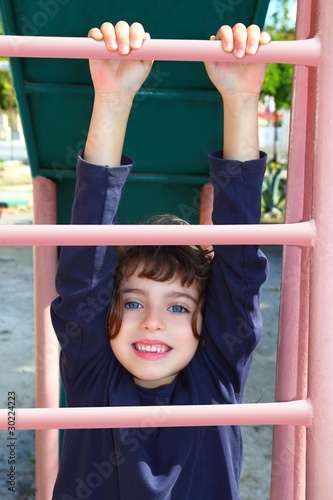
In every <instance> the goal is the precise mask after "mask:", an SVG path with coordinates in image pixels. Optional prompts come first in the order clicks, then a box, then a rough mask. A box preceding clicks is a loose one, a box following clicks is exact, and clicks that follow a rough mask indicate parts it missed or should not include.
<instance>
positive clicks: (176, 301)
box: [110, 272, 202, 388]
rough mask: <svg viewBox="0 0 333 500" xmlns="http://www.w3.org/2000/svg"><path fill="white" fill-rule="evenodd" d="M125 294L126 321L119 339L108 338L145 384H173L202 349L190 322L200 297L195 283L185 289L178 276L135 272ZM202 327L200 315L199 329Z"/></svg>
mask: <svg viewBox="0 0 333 500" xmlns="http://www.w3.org/2000/svg"><path fill="white" fill-rule="evenodd" d="M121 294H122V298H123V308H124V311H123V321H122V325H121V329H120V331H119V333H118V335H117V337H116V338H115V339H112V340H110V342H111V348H112V350H113V352H114V354H115V356H116V358H117V359H118V361H119V362H120V363H121V364H122V365H123V366H124V367H125V368H126V369H127V370H128V371H129V372H130V373H132V375H133V377H134V380H135V382H136V384H138V385H140V386H142V387H148V388H153V387H159V386H161V385H165V384H168V383H171V382H172V381H173V380H174V379H175V378H176V376H177V374H178V373H179V371H180V370H182V369H183V368H184V367H185V366H186V365H187V364H188V363H189V362H190V361H191V359H192V358H193V356H194V354H195V351H196V349H197V347H198V339H196V338H195V337H194V335H193V330H192V324H191V320H192V315H193V313H194V312H195V310H196V307H197V303H198V300H199V291H198V290H197V287H196V286H195V285H194V284H193V285H191V286H189V287H184V286H182V285H181V283H180V280H175V281H165V282H159V281H154V280H151V279H147V278H140V277H139V276H138V273H137V272H136V273H134V274H133V275H132V276H130V277H129V278H128V279H126V280H124V281H123V283H122V284H121ZM201 327H202V316H201V314H199V315H198V325H197V330H198V332H199V333H200V332H201Z"/></svg>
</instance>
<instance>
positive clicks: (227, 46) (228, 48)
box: [223, 43, 232, 52]
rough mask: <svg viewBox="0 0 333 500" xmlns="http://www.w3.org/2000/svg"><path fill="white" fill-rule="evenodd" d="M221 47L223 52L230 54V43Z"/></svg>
mask: <svg viewBox="0 0 333 500" xmlns="http://www.w3.org/2000/svg"><path fill="white" fill-rule="evenodd" d="M223 47H224V50H225V51H226V52H231V51H232V45H231V43H225V44H224V45H223Z"/></svg>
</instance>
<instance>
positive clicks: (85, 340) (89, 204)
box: [51, 156, 133, 396]
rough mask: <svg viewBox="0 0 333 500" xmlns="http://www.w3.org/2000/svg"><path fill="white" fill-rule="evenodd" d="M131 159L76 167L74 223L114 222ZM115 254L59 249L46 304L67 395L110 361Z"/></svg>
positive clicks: (108, 250) (103, 249)
mask: <svg viewBox="0 0 333 500" xmlns="http://www.w3.org/2000/svg"><path fill="white" fill-rule="evenodd" d="M132 165H133V162H132V160H131V159H130V158H128V157H123V158H122V166H119V167H116V168H110V167H107V166H105V167H103V166H98V165H93V164H90V163H87V162H85V161H84V160H83V159H82V157H81V156H79V159H78V165H77V182H76V189H75V197H74V204H73V211H72V223H73V224H103V225H112V224H116V223H117V209H118V205H119V202H120V199H121V195H122V191H123V188H124V184H125V182H126V179H127V177H128V175H129V173H130V170H131V167H132ZM115 265H116V257H115V253H114V249H113V247H109V246H107V247H106V246H99V247H93V246H88V247H85V246H79V247H63V248H62V250H61V255H60V259H59V265H58V272H57V276H56V287H57V292H58V294H59V296H58V297H57V298H56V299H55V300H54V301H53V303H52V306H51V316H52V322H53V325H54V329H55V331H56V334H57V337H58V340H59V343H60V345H61V374H62V380H63V383H64V386H65V389H66V393H67V396H69V395H70V393H71V388H72V386H73V384H74V383H75V382H76V380H77V379H78V377H79V376H80V380H81V383H82V384H86V391H87V392H88V391H89V388H90V384H92V383H93V380H92V379H91V374H92V373H96V370H97V369H98V367H100V369H101V370H102V369H103V366H105V364H106V363H107V362H108V361H109V360H110V356H111V348H110V344H109V341H108V339H107V336H106V328H105V327H106V317H107V312H108V308H109V304H110V302H111V298H112V292H113V270H114V268H115Z"/></svg>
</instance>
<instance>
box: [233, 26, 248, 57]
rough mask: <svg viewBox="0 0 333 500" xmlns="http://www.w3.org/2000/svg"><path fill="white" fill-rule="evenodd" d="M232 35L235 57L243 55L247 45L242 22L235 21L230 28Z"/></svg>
mask: <svg viewBox="0 0 333 500" xmlns="http://www.w3.org/2000/svg"><path fill="white" fill-rule="evenodd" d="M232 31H233V35H234V50H233V54H234V56H235V57H237V58H240V57H243V56H244V55H245V51H246V47H247V37H248V35H247V29H246V26H245V25H244V24H242V23H237V24H235V26H234V27H233V29H232Z"/></svg>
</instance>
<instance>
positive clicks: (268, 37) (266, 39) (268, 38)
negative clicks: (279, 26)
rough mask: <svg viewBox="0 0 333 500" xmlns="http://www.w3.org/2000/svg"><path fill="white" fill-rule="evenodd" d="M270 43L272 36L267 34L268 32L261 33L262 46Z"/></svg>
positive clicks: (260, 41)
mask: <svg viewBox="0 0 333 500" xmlns="http://www.w3.org/2000/svg"><path fill="white" fill-rule="evenodd" d="M270 41H271V35H270V34H269V33H267V31H262V32H261V33H260V39H259V43H260V45H266V44H267V43H269V42H270Z"/></svg>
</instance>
